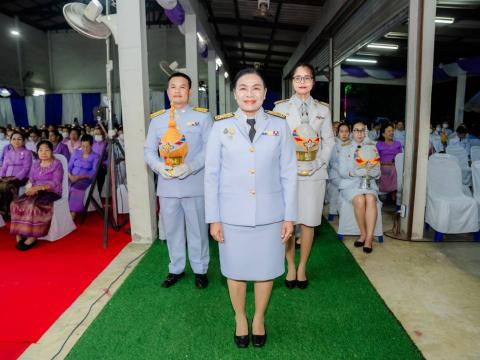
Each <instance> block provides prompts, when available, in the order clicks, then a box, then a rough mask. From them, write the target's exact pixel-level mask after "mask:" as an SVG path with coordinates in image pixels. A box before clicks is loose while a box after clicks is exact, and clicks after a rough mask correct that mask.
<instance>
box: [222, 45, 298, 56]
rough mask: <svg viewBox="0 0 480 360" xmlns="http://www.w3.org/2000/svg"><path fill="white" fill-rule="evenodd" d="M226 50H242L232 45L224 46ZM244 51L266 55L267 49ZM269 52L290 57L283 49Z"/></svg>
mask: <svg viewBox="0 0 480 360" xmlns="http://www.w3.org/2000/svg"><path fill="white" fill-rule="evenodd" d="M225 48H226V49H227V50H228V51H242V50H241V49H239V48H237V47H234V46H227V47H225ZM243 51H245V52H246V53H251V54H260V55H267V54H268V51H267V50H259V49H244V50H243ZM270 53H271V54H272V55H274V56H285V57H290V55H292V53H289V52H285V51H270Z"/></svg>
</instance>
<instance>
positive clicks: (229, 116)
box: [215, 112, 235, 121]
mask: <svg viewBox="0 0 480 360" xmlns="http://www.w3.org/2000/svg"><path fill="white" fill-rule="evenodd" d="M234 116H235V114H234V113H233V112H229V113H226V114H222V115H217V116H215V121H219V120H224V119H229V118H231V117H234Z"/></svg>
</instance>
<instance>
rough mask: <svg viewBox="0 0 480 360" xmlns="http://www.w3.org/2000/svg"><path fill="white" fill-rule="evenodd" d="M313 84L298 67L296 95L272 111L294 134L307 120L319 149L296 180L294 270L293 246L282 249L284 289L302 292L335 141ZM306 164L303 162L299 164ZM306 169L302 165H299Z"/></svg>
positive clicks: (310, 72) (307, 69) (305, 67)
mask: <svg viewBox="0 0 480 360" xmlns="http://www.w3.org/2000/svg"><path fill="white" fill-rule="evenodd" d="M314 84H315V72H314V69H313V67H312V66H311V65H309V64H299V65H297V66H296V67H295V69H294V70H293V76H292V85H293V89H294V90H295V95H293V96H292V97H291V98H290V99H287V100H281V101H277V102H276V104H275V108H274V109H273V111H276V112H280V113H282V114H285V116H286V117H287V121H288V125H289V126H290V130H291V131H292V132H293V130H294V129H296V128H297V127H298V126H299V125H300V124H301V120H302V118H304V117H305V116H307V117H308V121H309V125H310V126H311V127H312V128H313V129H314V130H315V131H316V132H317V133H318V136H319V138H320V148H319V150H318V152H317V155H316V158H315V160H314V161H311V162H310V164H309V165H310V174H309V175H308V176H298V219H297V224H300V262H299V264H298V269H296V268H295V244H294V242H295V241H294V240H291V241H290V240H289V241H288V243H287V245H286V247H285V254H286V258H287V262H288V273H287V277H286V280H285V285H286V286H287V287H288V288H290V289H291V288H294V287H295V286H297V287H299V288H301V289H305V288H306V287H307V286H308V280H307V275H306V268H307V261H308V257H309V256H310V250H311V248H312V243H313V235H314V228H315V226H319V225H320V224H321V222H322V211H323V201H324V198H325V188H326V182H327V179H328V173H327V165H328V161H329V160H330V155H331V153H332V150H333V147H334V146H335V137H334V135H333V131H332V120H331V117H330V110H329V108H328V104H325V103H322V102H320V101H317V100H314V99H313V98H312V97H311V96H310V92H311V91H312V89H313V85H314ZM302 163H306V161H302ZM302 166H305V164H302Z"/></svg>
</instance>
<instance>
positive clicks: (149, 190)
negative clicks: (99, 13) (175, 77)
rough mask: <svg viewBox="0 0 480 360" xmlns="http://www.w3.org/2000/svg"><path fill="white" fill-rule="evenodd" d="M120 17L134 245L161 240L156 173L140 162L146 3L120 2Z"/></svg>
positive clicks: (145, 112)
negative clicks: (158, 227)
mask: <svg viewBox="0 0 480 360" xmlns="http://www.w3.org/2000/svg"><path fill="white" fill-rule="evenodd" d="M117 14H118V23H119V24H121V26H119V27H118V57H119V74H120V91H121V96H122V114H123V126H124V134H125V153H126V159H125V160H126V168H127V182H128V202H129V206H130V224H131V232H132V239H133V241H134V242H138V243H148V242H152V241H153V240H155V239H156V238H157V219H156V199H155V191H154V184H153V173H152V172H151V171H150V170H148V169H147V165H146V164H145V162H144V161H143V160H141V161H139V159H143V145H144V143H145V137H146V133H147V129H148V124H149V109H150V106H149V100H150V99H149V84H148V62H147V59H148V55H147V35H146V30H147V29H146V21H145V0H139V1H118V2H117ZM142 120H143V121H142Z"/></svg>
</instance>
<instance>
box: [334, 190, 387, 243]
mask: <svg viewBox="0 0 480 360" xmlns="http://www.w3.org/2000/svg"><path fill="white" fill-rule="evenodd" d="M338 204H339V208H338V214H339V218H338V232H337V233H338V238H339V239H340V240H343V237H344V236H345V235H360V229H359V228H358V225H357V221H356V220H355V214H354V211H353V205H352V203H351V202H349V201H347V200H345V199H344V198H343V197H342V196H341V195H340V196H339V197H338ZM373 235H374V236H376V237H377V240H378V242H380V243H382V242H383V225H382V202H381V201H380V200H378V201H377V223H376V224H375V230H374V232H373Z"/></svg>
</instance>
